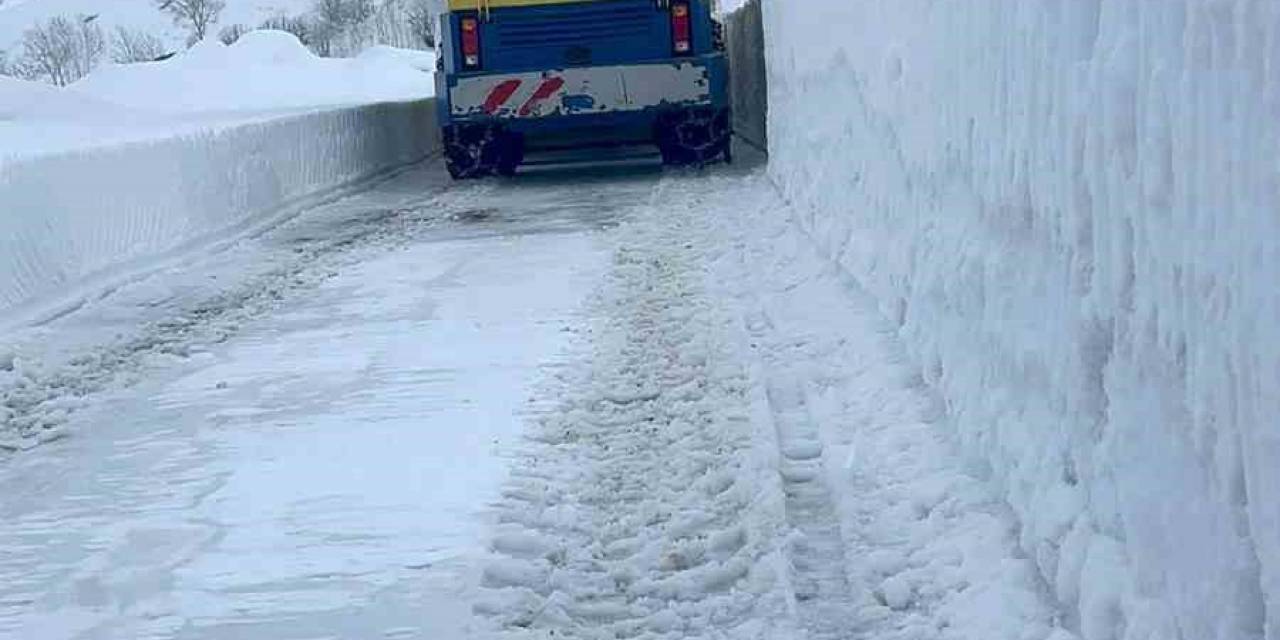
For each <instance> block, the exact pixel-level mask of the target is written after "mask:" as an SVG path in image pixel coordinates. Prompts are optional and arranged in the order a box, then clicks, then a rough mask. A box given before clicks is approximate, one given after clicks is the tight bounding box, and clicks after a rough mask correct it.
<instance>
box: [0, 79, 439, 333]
mask: <svg viewBox="0 0 1280 640" xmlns="http://www.w3.org/2000/svg"><path fill="white" fill-rule="evenodd" d="M437 146H438V133H437V129H436V124H435V107H434V101H431V100H423V101H416V102H403V103H385V104H374V105H368V106H359V107H351V108H342V109H334V110H326V111H318V112H312V113H305V114H300V115H292V116H285V117H279V118H274V119H268V120H262V121H257V122H251V123H247V124H240V125H235V126H223V127H219V128H210V129H209V130H207V131H201V132H199V133H194V134H183V135H177V136H175V137H172V138H162V139H158V140H154V141H148V142H139V143H132V144H122V145H119V146H110V147H105V148H94V149H86V150H83V151H76V152H69V153H59V154H56V155H48V156H40V157H32V158H21V159H17V160H14V161H12V162H10V163H6V164H0V320H3V319H6V318H9V319H13V318H21V317H26V316H27V315H29V314H30V313H33V312H40V311H42V310H44V309H45V307H47V306H48V305H51V304H63V303H66V302H70V301H68V300H66V298H67V297H68V296H71V297H73V298H74V297H75V296H79V295H83V294H85V293H87V292H91V291H92V290H94V289H95V288H100V287H102V286H107V285H108V284H110V282H111V281H113V280H117V279H119V278H121V277H125V276H127V275H129V274H133V273H137V272H140V271H145V270H146V269H148V268H151V267H154V266H155V265H156V264H157V263H158V262H161V261H163V260H165V259H166V258H176V257H178V256H180V255H181V254H182V253H183V252H184V251H185V250H188V249H190V248H191V247H193V246H196V245H199V244H204V243H207V242H210V241H214V240H217V239H221V238H227V237H233V236H234V235H236V234H238V233H242V232H244V231H246V230H249V229H252V228H254V227H256V226H260V225H263V224H269V223H271V222H273V221H275V220H278V219H280V218H281V217H282V216H286V215H288V214H289V213H290V212H291V211H294V210H297V209H298V208H299V207H301V206H305V205H306V204H307V203H308V202H311V201H313V200H314V199H317V198H320V197H324V196H326V195H331V194H333V193H334V192H335V191H337V190H339V189H341V188H342V187H344V186H347V185H351V184H353V183H356V182H359V181H361V180H364V179H367V178H370V177H372V176H374V175H376V174H378V173H380V172H384V171H387V170H389V169H393V168H395V167H398V166H401V165H404V164H406V163H410V162H413V161H416V160H420V159H422V158H423V157H424V156H425V155H428V154H430V153H432V152H433V151H434V150H435V148H436V147H437ZM72 301H73V300H72Z"/></svg>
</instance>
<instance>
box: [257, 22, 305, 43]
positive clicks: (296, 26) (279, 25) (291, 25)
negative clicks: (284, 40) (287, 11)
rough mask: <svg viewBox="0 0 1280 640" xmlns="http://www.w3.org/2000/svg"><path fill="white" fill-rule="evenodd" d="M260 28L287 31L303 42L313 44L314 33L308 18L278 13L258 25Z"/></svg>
mask: <svg viewBox="0 0 1280 640" xmlns="http://www.w3.org/2000/svg"><path fill="white" fill-rule="evenodd" d="M258 28H259V29H274V30H276V31H286V32H288V33H292V34H293V35H295V36H297V37H298V40H299V41H301V42H302V44H304V45H306V46H308V47H310V46H312V40H313V35H312V32H313V31H314V30H313V29H312V26H311V23H310V22H308V21H307V19H306V18H302V17H289V16H286V15H278V16H275V17H273V18H268V19H266V20H264V21H263V22H262V24H261V25H259V26H258Z"/></svg>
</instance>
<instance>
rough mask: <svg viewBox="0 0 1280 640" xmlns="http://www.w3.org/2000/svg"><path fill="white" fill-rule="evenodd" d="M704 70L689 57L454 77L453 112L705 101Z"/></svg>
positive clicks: (522, 112)
mask: <svg viewBox="0 0 1280 640" xmlns="http://www.w3.org/2000/svg"><path fill="white" fill-rule="evenodd" d="M711 101H712V96H711V81H710V77H709V71H708V70H707V68H706V67H705V66H702V65H697V64H693V63H690V62H679V63H663V64H641V65H624V66H608V67H603V66H602V67H581V68H570V69H559V70H554V71H542V72H530V73H510V74H506V73H500V74H492V75H485V76H474V77H465V78H459V79H458V81H457V84H456V85H455V86H452V87H450V88H449V109H450V113H451V115H452V116H453V117H455V118H472V117H477V118H501V119H511V118H517V119H519V118H545V117H550V116H567V115H577V114H603V113H611V112H628V111H643V110H645V109H650V108H654V107H659V106H664V105H695V104H709V103H710V102H711Z"/></svg>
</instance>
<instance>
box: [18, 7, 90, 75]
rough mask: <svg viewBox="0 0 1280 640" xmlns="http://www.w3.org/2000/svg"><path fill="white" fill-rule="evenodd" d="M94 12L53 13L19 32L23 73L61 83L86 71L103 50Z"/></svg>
mask: <svg viewBox="0 0 1280 640" xmlns="http://www.w3.org/2000/svg"><path fill="white" fill-rule="evenodd" d="M96 18H97V16H83V15H81V16H76V17H74V18H69V17H66V16H56V17H53V18H50V19H49V21H48V22H45V23H44V24H40V25H36V26H35V27H32V28H30V29H28V30H27V31H26V32H25V33H23V36H22V48H23V55H24V58H23V64H24V65H25V66H26V71H25V74H26V75H28V76H35V77H40V78H45V79H47V80H49V81H50V82H52V83H53V84H55V85H57V86H59V87H63V86H66V85H68V84H71V83H72V82H75V81H76V80H79V79H80V78H83V77H84V76H86V75H88V73H89V72H90V71H93V68H94V67H96V66H97V65H98V61H99V60H100V59H101V58H102V54H103V53H104V52H105V51H106V48H107V45H106V39H105V38H104V37H103V36H102V29H101V28H99V27H98V25H97V22H96Z"/></svg>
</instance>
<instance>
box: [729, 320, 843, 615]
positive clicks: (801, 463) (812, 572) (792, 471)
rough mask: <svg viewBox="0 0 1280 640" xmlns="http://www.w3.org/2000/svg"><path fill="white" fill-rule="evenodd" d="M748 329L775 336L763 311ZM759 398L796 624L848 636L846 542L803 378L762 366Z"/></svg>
mask: <svg viewBox="0 0 1280 640" xmlns="http://www.w3.org/2000/svg"><path fill="white" fill-rule="evenodd" d="M746 325H747V331H748V332H749V334H750V336H751V337H752V338H753V339H754V340H755V341H756V342H757V344H759V343H766V342H777V336H776V335H775V334H776V330H775V328H774V326H773V322H772V321H771V320H770V319H769V316H768V315H767V314H766V313H765V312H764V311H763V310H760V311H756V312H753V313H751V314H750V315H749V316H748V317H747V320H746ZM763 374H764V377H765V380H763V382H764V386H765V398H766V400H767V401H768V405H769V412H770V418H771V421H772V423H773V427H774V429H775V431H776V432H777V443H778V448H779V454H780V455H779V458H778V460H779V469H778V475H779V476H780V477H781V479H782V483H783V493H784V494H785V495H786V514H787V524H788V525H789V526H790V527H791V530H792V532H793V535H792V537H791V540H790V543H789V544H788V547H787V559H788V561H789V564H790V570H791V584H792V590H793V592H794V596H795V599H796V605H797V610H798V613H799V618H800V623H801V625H802V626H803V627H804V629H805V630H806V631H807V632H808V635H809V637H810V638H812V639H813V640H825V639H828V638H849V637H852V633H853V629H855V627H856V625H855V619H854V616H853V614H852V612H853V610H854V600H853V597H852V595H851V591H850V589H849V580H848V577H847V576H846V574H845V566H846V564H847V559H846V558H845V548H846V545H845V541H844V536H843V535H842V534H841V531H840V519H839V517H838V516H837V514H836V508H835V502H834V500H833V499H832V495H831V488H830V486H829V485H828V483H827V480H826V472H825V470H824V469H823V445H822V439H821V434H820V433H819V431H818V425H817V423H816V422H815V421H814V418H813V416H812V414H811V413H810V411H809V406H808V400H807V398H806V391H805V386H804V380H803V379H802V378H798V377H797V376H796V375H794V374H792V373H789V372H787V371H786V369H785V368H784V367H780V366H778V364H777V363H766V364H765V366H764V372H763Z"/></svg>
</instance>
